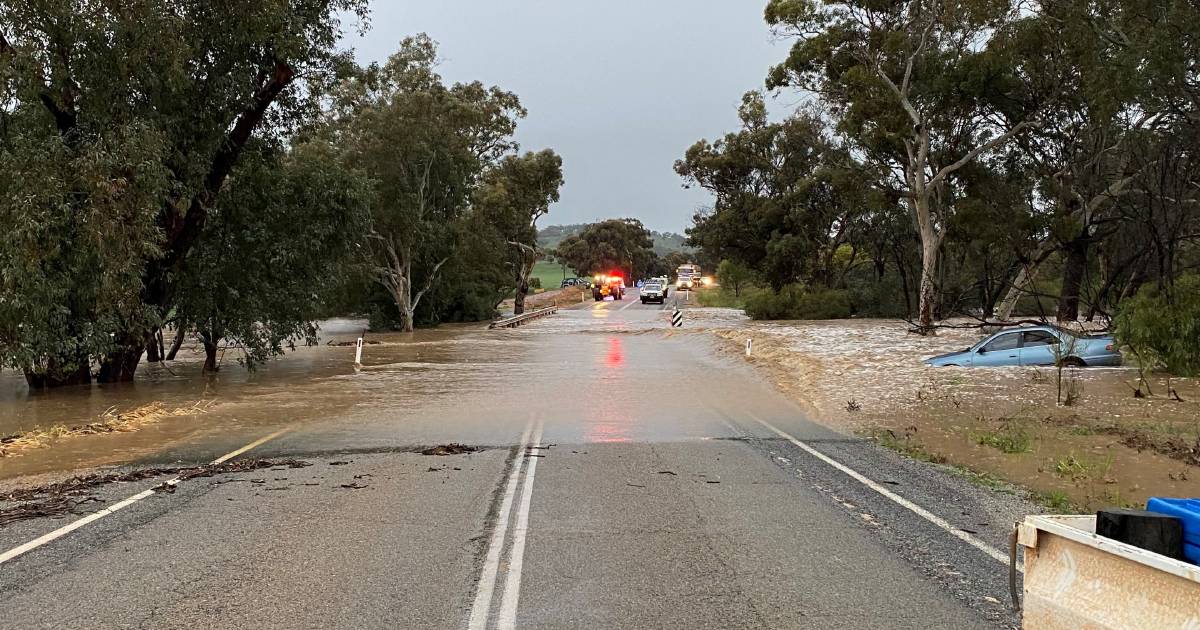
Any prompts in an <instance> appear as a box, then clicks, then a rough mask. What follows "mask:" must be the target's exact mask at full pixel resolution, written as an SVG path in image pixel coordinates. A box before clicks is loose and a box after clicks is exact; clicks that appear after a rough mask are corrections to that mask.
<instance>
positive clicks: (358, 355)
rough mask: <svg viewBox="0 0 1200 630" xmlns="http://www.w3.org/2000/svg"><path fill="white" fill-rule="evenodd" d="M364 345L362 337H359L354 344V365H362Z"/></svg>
mask: <svg viewBox="0 0 1200 630" xmlns="http://www.w3.org/2000/svg"><path fill="white" fill-rule="evenodd" d="M362 347H363V340H362V337H359V338H358V341H357V342H355V344H354V367H362Z"/></svg>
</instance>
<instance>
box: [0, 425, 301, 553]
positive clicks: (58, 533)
mask: <svg viewBox="0 0 1200 630" xmlns="http://www.w3.org/2000/svg"><path fill="white" fill-rule="evenodd" d="M289 430H290V429H280V430H279V431H276V432H274V433H272V434H270V435H268V436H266V437H263V438H259V439H257V440H255V441H253V442H251V443H249V444H247V445H246V446H243V447H242V448H239V449H238V450H236V451H233V452H232V453H228V454H226V455H222V456H221V457H218V458H216V459H214V460H213V461H212V462H210V463H209V465H210V466H213V465H217V464H223V463H225V462H226V461H229V460H230V459H233V458H234V457H237V456H238V455H241V454H242V453H245V452H246V451H248V450H250V449H252V448H256V447H258V446H262V445H263V444H265V443H266V442H268V441H270V440H273V439H275V438H277V437H279V436H280V435H283V434H284V433H287V432H288V431H289ZM179 482H180V479H179V477H175V478H174V479H168V480H167V481H165V482H164V483H163V484H162V485H168V486H177V485H179ZM155 487H158V486H155ZM153 494H154V488H149V489H146V490H143V491H141V492H139V493H137V494H135V495H133V496H131V497H129V498H127V499H124V500H122V501H120V502H119V503H114V504H112V505H110V506H108V507H106V508H104V509H103V510H98V511H96V512H92V513H91V514H88V515H87V516H84V517H83V518H79V519H76V520H74V521H71V522H70V523H67V524H66V525H63V526H62V527H60V528H58V529H56V530H54V531H52V532H50V533H47V534H43V535H41V536H39V537H37V538H35V539H33V540H31V541H29V542H27V543H25V544H23V545H20V546H18V547H14V548H12V549H9V550H8V551H5V552H4V553H0V564H4V563H5V562H8V561H9V560H12V559H14V558H16V557H17V556H20V555H23V554H26V553H28V552H30V551H33V550H34V549H37V548H38V547H41V546H42V545H45V544H47V543H50V542H54V541H55V540H58V539H59V538H62V537H63V536H66V535H67V534H70V533H71V532H73V531H75V530H77V529H79V528H80V527H83V526H84V525H87V524H89V523H92V522H95V521H98V520H100V519H102V518H104V517H105V516H108V515H109V514H112V513H114V512H116V511H118V510H121V509H124V508H127V507H129V506H131V505H133V504H134V503H137V502H138V501H141V500H142V499H145V498H146V497H149V496H152V495H153Z"/></svg>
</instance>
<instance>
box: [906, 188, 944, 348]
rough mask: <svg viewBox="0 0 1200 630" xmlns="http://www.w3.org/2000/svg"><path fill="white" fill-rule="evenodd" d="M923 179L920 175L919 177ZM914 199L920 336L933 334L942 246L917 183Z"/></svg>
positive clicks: (926, 199) (927, 198)
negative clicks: (918, 262) (917, 252)
mask: <svg viewBox="0 0 1200 630" xmlns="http://www.w3.org/2000/svg"><path fill="white" fill-rule="evenodd" d="M922 176H923V175H922ZM913 188H914V191H915V193H916V194H915V197H914V198H913V199H912V201H911V202H910V203H911V204H912V209H913V214H914V215H916V216H915V218H916V220H917V232H918V234H919V236H920V237H921V288H920V293H919V294H918V301H917V322H918V324H919V328H920V332H921V334H923V335H928V334H931V333H933V332H934V328H933V321H934V318H935V316H936V311H937V305H938V304H937V303H938V284H937V272H938V251H939V250H940V249H941V246H942V239H941V234H939V233H938V229H937V226H935V225H934V217H933V208H932V207H931V203H932V199H930V193H929V191H928V190H927V189H926V188H925V187H924V185H923V183H922V182H921V181H918V182H917V184H916V185H915V186H914V187H913Z"/></svg>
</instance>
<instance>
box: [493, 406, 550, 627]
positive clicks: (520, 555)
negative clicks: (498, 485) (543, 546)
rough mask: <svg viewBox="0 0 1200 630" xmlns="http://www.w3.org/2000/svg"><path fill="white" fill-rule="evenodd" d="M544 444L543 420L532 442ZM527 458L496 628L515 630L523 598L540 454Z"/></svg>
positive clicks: (536, 444)
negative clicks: (535, 477) (518, 604)
mask: <svg viewBox="0 0 1200 630" xmlns="http://www.w3.org/2000/svg"><path fill="white" fill-rule="evenodd" d="M541 443H542V423H541V422H538V427H537V432H536V433H535V434H534V436H533V445H534V446H539V445H541ZM533 455H536V453H531V454H530V456H529V457H528V459H529V465H528V466H527V467H526V469H525V479H524V481H522V482H521V507H520V508H518V509H517V524H516V526H515V527H514V528H513V541H512V551H511V552H510V553H509V558H508V576H507V577H506V578H505V580H504V597H503V599H501V600H500V618H499V620H498V621H497V622H496V628H497V630H512V629H513V628H516V626H517V601H518V600H519V599H520V598H521V569H522V568H523V567H524V565H525V537H526V534H527V533H528V532H529V500H530V498H531V497H532V496H533V476H534V473H535V472H537V463H538V459H540V458H539V457H533Z"/></svg>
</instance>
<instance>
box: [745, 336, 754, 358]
mask: <svg viewBox="0 0 1200 630" xmlns="http://www.w3.org/2000/svg"><path fill="white" fill-rule="evenodd" d="M753 347H754V340H753V339H747V340H746V356H750V350H751V349H752V348H753Z"/></svg>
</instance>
